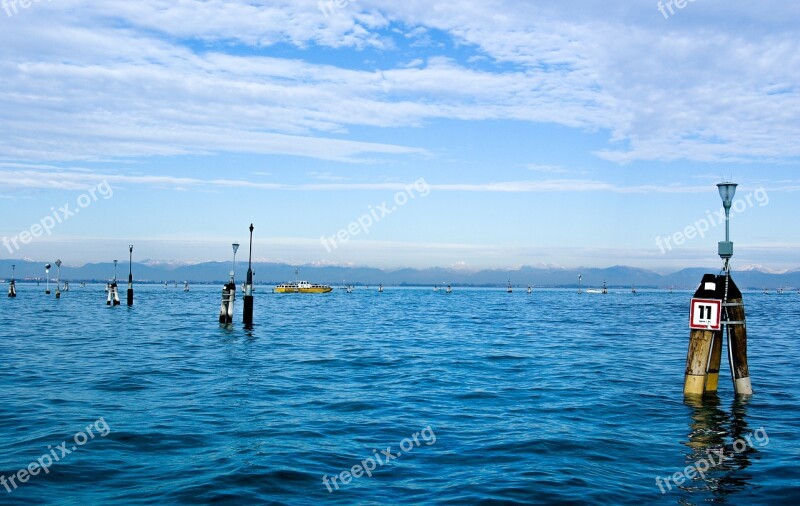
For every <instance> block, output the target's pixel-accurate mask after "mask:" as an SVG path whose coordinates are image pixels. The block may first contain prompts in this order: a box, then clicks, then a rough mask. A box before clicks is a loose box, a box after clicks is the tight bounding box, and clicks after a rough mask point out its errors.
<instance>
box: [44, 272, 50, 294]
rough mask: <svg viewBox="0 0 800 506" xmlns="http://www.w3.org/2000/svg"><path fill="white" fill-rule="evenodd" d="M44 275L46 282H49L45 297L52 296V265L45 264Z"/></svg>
mask: <svg viewBox="0 0 800 506" xmlns="http://www.w3.org/2000/svg"><path fill="white" fill-rule="evenodd" d="M44 273H45V280H46V281H47V285H46V288H45V290H44V293H45V295H50V264H45V266H44Z"/></svg>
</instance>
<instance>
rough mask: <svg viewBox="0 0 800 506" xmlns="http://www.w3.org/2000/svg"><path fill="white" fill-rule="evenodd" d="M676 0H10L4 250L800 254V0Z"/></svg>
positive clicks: (220, 254)
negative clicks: (727, 187) (733, 189)
mask: <svg viewBox="0 0 800 506" xmlns="http://www.w3.org/2000/svg"><path fill="white" fill-rule="evenodd" d="M0 1H1V0H0ZM681 5H683V8H680V7H678V6H677V4H675V3H674V2H658V1H650V0H647V1H645V0H641V1H639V0H637V1H624V2H623V1H620V2H596V1H589V0H561V1H533V0H529V1H512V0H480V1H478V0H462V1H459V2H443V1H436V0H425V1H422V0H405V1H403V2H397V1H396V0H393V1H388V0H385V1H384V0H333V1H330V0H323V1H321V2H320V1H318V0H292V1H288V0H275V1H259V0H247V1H243V0H226V1H219V0H205V1H200V0H170V1H168V0H138V1H136V2H131V1H118V0H102V1H101V0H96V1H95V0H47V1H45V0H41V1H39V2H30V3H25V4H23V3H20V1H19V0H17V1H12V0H5V1H4V2H2V3H0V128H1V129H2V133H3V135H2V136H1V137H0V240H2V246H0V259H22V258H27V259H33V260H36V261H53V260H54V259H55V258H60V259H62V260H63V261H64V263H65V264H67V265H82V264H84V263H87V262H104V261H109V260H111V259H114V258H125V257H126V256H127V253H128V249H127V248H128V245H129V244H133V245H134V259H135V260H140V261H141V260H145V259H147V260H150V261H153V262H156V261H159V262H174V263H184V262H187V263H189V262H202V261H209V260H227V259H230V257H231V243H233V242H238V243H241V244H242V245H243V249H242V250H240V253H239V257H238V258H240V259H241V258H242V255H243V254H244V255H245V256H246V255H247V242H248V240H249V231H248V230H247V229H248V226H249V225H250V223H253V224H254V226H255V232H254V246H253V257H254V259H255V260H257V261H275V262H287V263H292V264H315V265H358V266H373V267H380V268H389V269H393V268H401V267H415V268H425V267H434V266H438V267H451V268H457V269H465V270H476V269H484V268H515V267H519V266H522V265H530V266H544V265H552V266H558V267H564V268H573V267H580V266H588V267H607V266H612V265H630V266H635V267H642V268H647V269H653V270H657V271H661V272H670V271H672V270H677V269H680V268H684V267H709V266H710V267H714V266H718V265H719V264H720V260H719V258H718V257H717V256H716V253H717V245H716V242H717V241H719V240H723V239H724V225H721V224H720V220H719V214H718V211H719V209H720V208H721V200H720V198H719V195H718V193H717V189H716V186H715V185H716V184H717V183H719V182H721V181H723V180H733V181H735V182H737V183H738V184H739V187H738V191H737V200H738V202H737V205H736V207H735V208H734V210H733V211H732V214H733V216H732V219H731V236H732V237H731V238H732V240H733V241H734V243H735V254H734V258H733V261H732V262H733V265H734V267H739V268H751V267H752V266H760V268H763V269H766V270H772V271H779V272H780V271H784V270H787V269H788V270H795V269H798V268H800V228H798V227H797V226H796V223H797V221H798V220H797V219H798V217H799V216H800V213H798V210H797V207H796V205H795V203H796V199H797V196H798V190H800V173H799V172H798V168H800V142H798V139H800V120H798V111H800V89H798V86H800V85H798V83H800V52H798V51H797V48H798V47H800V29H798V28H800V26H799V25H800V22H799V21H798V20H800V4H798V3H797V2H786V1H785V0H783V1H777V0H764V1H762V2H758V3H753V2H744V1H724V2H723V1H721V0H695V1H688V2H686V3H685V4H681Z"/></svg>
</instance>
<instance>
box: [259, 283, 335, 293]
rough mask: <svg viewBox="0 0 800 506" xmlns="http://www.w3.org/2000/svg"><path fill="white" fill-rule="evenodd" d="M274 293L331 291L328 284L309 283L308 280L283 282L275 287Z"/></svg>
mask: <svg viewBox="0 0 800 506" xmlns="http://www.w3.org/2000/svg"><path fill="white" fill-rule="evenodd" d="M273 291H274V292H275V293H328V292H331V291H333V288H331V287H330V286H328V285H317V284H311V283H309V282H308V281H295V282H293V283H283V284H280V285H278V286H276V287H275V289H274V290H273Z"/></svg>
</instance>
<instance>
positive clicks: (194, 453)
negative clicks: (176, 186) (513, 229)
mask: <svg viewBox="0 0 800 506" xmlns="http://www.w3.org/2000/svg"><path fill="white" fill-rule="evenodd" d="M122 288H123V289H124V286H123V287H122ZM220 288H221V287H193V288H192V291H191V292H189V293H184V292H183V291H182V290H181V289H175V288H172V287H170V288H169V289H165V288H164V287H161V286H137V291H136V305H135V306H134V307H133V308H132V309H129V308H127V307H125V306H122V307H117V308H109V307H107V306H105V294H104V293H103V290H102V287H101V286H97V285H95V286H87V287H85V288H77V287H75V286H73V288H72V290H71V291H70V292H68V293H64V295H63V298H62V299H61V300H59V301H56V300H55V299H54V298H53V296H50V297H46V296H45V295H44V293H43V292H44V287H36V286H33V285H21V286H20V287H19V297H18V298H17V299H8V298H6V297H3V298H2V299H0V342H1V343H2V345H1V346H0V391H2V403H0V475H1V476H4V477H6V478H8V477H9V476H13V475H16V473H18V471H19V470H20V469H24V468H27V467H28V465H29V464H31V463H34V462H36V460H37V459H38V458H40V457H42V456H43V455H45V454H48V453H50V449H49V448H48V447H50V448H52V449H53V451H54V452H56V447H57V446H58V445H61V443H62V442H67V443H68V445H67V446H66V448H67V449H70V448H71V447H72V446H74V447H76V450H75V451H71V452H70V454H69V455H66V456H62V457H61V459H60V462H58V463H55V464H53V465H52V466H51V467H50V468H49V469H48V474H44V473H42V472H41V469H39V471H40V472H39V474H38V475H36V476H30V477H28V478H29V479H28V481H27V482H26V483H16V485H17V488H16V489H14V488H13V487H11V488H12V491H11V492H10V493H9V492H7V491H6V489H5V488H2V487H0V504H30V503H37V504H80V505H87V504H159V505H162V504H199V503H203V504H205V503H219V504H319V503H331V504H376V505H377V504H381V505H382V504H423V503H437V504H478V503H484V504H489V503H500V502H503V503H507V504H515V503H516V504H550V503H566V502H578V503H602V504H706V503H709V502H716V503H722V504H780V503H791V502H793V501H794V502H795V503H796V502H797V501H798V500H800V488H798V487H799V486H800V423H798V413H800V409H798V408H800V399H799V398H798V394H800V375H798V374H797V370H798V364H800V345H799V344H798V337H799V336H798V321H800V296H798V295H797V294H786V295H775V294H773V295H770V296H766V295H763V294H758V293H746V294H745V303H746V305H747V312H748V333H749V337H750V339H749V352H750V353H749V355H750V367H751V374H752V378H753V386H754V389H755V391H756V394H755V396H754V397H753V398H752V399H751V400H749V402H735V401H734V400H733V393H732V387H731V382H730V379H729V372H728V370H727V369H726V366H725V365H724V366H723V371H722V374H721V376H720V392H719V398H718V399H714V400H707V401H706V402H705V403H703V404H702V405H690V404H686V403H684V401H683V397H682V386H683V373H684V367H685V356H686V349H687V343H688V336H689V329H688V301H689V299H690V297H691V294H689V293H685V292H683V293H679V292H675V293H673V294H668V293H666V292H643V291H640V293H639V294H638V295H636V296H634V295H632V294H630V293H626V292H622V291H620V292H619V293H611V294H609V295H606V296H603V295H587V294H584V295H581V296H578V295H577V294H576V293H574V292H572V291H559V290H549V291H548V290H536V291H534V293H533V294H532V295H527V294H525V293H524V291H520V292H518V293H513V294H506V293H505V292H504V291H503V290H477V289H476V290H467V289H456V290H455V291H454V292H453V293H452V294H449V295H447V294H444V293H441V292H440V293H434V292H433V291H432V290H430V289H425V290H423V289H387V290H386V291H385V292H384V293H382V294H379V293H377V291H376V290H375V289H372V290H370V291H366V290H364V289H359V290H356V291H355V292H354V293H352V294H346V293H344V291H341V290H337V291H334V293H331V294H327V295H316V296H315V295H306V296H303V295H273V294H270V293H266V290H267V288H266V287H265V288H262V289H261V291H259V292H257V293H256V314H255V321H256V326H255V328H254V329H252V330H249V331H248V330H244V329H243V328H242V326H241V324H240V323H238V322H240V321H241V309H242V304H241V298H240V299H239V300H237V313H238V314H237V316H236V322H237V323H236V325H235V326H234V327H233V328H230V329H229V328H221V327H220V326H219V324H218V323H217V317H218V311H219V309H218V308H219V298H220ZM123 296H124V293H123ZM87 427H92V428H93V434H94V437H93V438H88V437H86V436H87V434H86V428H87ZM106 428H107V429H108V430H107V431H105V433H106V435H105V436H103V435H102V434H101V432H103V431H102V430H101V429H106ZM758 429H762V431H761V432H760V433H759V435H767V436H768V438H769V441H768V443H766V441H765V439H763V438H762V439H758V440H756V439H754V436H752V435H753V434H754V433H755V431H757V430H758ZM80 432H83V433H84V436H83V438H82V439H80V438H81V436H79V439H80V440H81V442H84V444H83V445H80V446H79V445H76V444H75V442H74V441H75V440H74V435H75V434H77V433H80ZM415 434H416V439H417V440H416V442H414V440H413V436H414V435H415ZM745 435H751V441H753V444H752V445H751V446H748V447H747V449H746V450H744V451H742V452H741V453H735V452H734V451H733V448H732V445H733V443H734V441H735V440H736V439H739V438H742V437H743V436H745ZM407 438H408V439H407ZM434 438H435V439H434ZM84 439H86V441H84ZM401 443H402V444H403V445H404V448H405V449H407V450H408V451H407V452H403V453H402V454H401V455H399V456H396V455H397V453H398V452H399V451H402V450H401ZM760 443H765V444H760ZM387 447H388V448H390V453H391V454H393V455H395V456H396V458H394V459H392V461H391V463H384V464H383V465H378V466H376V469H375V470H374V471H372V477H368V476H366V475H365V476H361V477H359V478H356V479H352V481H350V482H349V483H348V484H346V485H345V484H343V483H341V481H338V482H337V483H336V484H335V485H333V486H331V485H330V481H329V482H328V483H329V485H328V486H330V490H331V491H329V489H328V486H326V485H325V484H324V483H323V477H325V476H327V477H328V479H329V480H330V477H331V476H337V478H338V479H339V480H341V479H342V478H341V473H342V472H343V471H349V472H351V471H352V468H353V466H356V465H360V463H361V462H362V461H363V462H365V465H368V466H369V465H370V464H369V463H368V459H369V458H373V460H374V462H377V460H375V457H374V456H375V455H376V454H377V455H378V456H380V454H381V450H385V449H386V448H387ZM709 448H711V449H720V448H723V449H725V451H726V453H727V454H729V455H730V456H731V457H732V458H730V459H728V460H726V461H725V462H723V463H722V464H720V465H719V466H716V467H714V468H712V469H710V470H709V471H708V472H706V473H705V478H704V479H703V478H701V477H699V476H696V477H695V479H694V480H688V481H687V482H685V483H684V484H683V486H682V487H680V488H679V487H677V485H675V484H674V483H673V484H672V485H671V488H672V490H667V489H666V488H665V490H666V493H664V494H662V493H661V490H660V489H659V487H658V486H657V485H656V481H655V479H656V476H661V477H666V476H670V475H673V474H674V473H676V472H682V470H683V469H684V468H685V467H686V466H687V465H690V464H693V463H695V462H696V461H698V459H699V458H701V457H702V456H704V455H706V450H707V449H709ZM374 450H377V451H374ZM734 453H735V455H734ZM56 455H59V456H61V453H60V452H59V453H56ZM385 458H387V457H385V456H384V459H385ZM43 462H45V463H46V461H43ZM356 471H357V470H356ZM346 478H347V476H346V475H345V479H346ZM337 487H338V490H337Z"/></svg>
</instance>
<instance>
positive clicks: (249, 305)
mask: <svg viewBox="0 0 800 506" xmlns="http://www.w3.org/2000/svg"><path fill="white" fill-rule="evenodd" d="M254 228H255V227H253V224H252V223H251V224H250V258H249V260H248V261H247V282H246V284H245V288H244V318H243V320H242V321H243V322H244V324H245V326H247V327H250V326H252V325H253V229H254Z"/></svg>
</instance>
